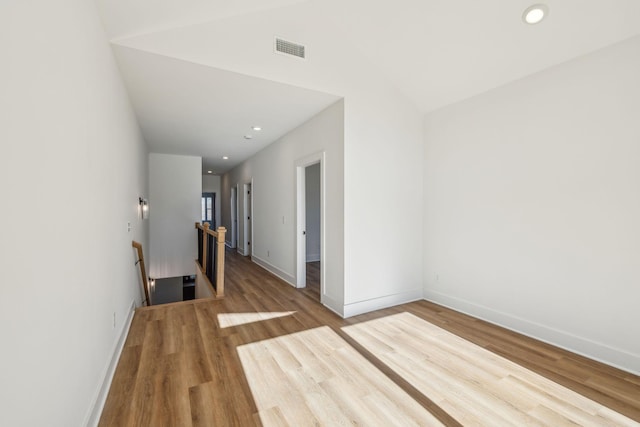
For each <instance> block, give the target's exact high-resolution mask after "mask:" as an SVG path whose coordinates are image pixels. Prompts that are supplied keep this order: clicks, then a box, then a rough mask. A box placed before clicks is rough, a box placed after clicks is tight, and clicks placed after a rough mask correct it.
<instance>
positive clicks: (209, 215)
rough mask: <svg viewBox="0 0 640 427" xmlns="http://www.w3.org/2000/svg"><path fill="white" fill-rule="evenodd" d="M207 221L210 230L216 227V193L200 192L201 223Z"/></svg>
mask: <svg viewBox="0 0 640 427" xmlns="http://www.w3.org/2000/svg"><path fill="white" fill-rule="evenodd" d="M205 222H208V223H209V226H210V228H211V229H212V230H215V229H216V228H217V227H218V224H216V193H202V223H203V224H204V223H205Z"/></svg>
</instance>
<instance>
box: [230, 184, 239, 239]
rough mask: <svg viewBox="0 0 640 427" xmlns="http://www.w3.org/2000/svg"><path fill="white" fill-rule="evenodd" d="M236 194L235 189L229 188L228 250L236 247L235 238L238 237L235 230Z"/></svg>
mask: <svg viewBox="0 0 640 427" xmlns="http://www.w3.org/2000/svg"><path fill="white" fill-rule="evenodd" d="M237 200H238V192H237V190H236V187H231V200H230V203H229V204H230V205H231V230H230V231H231V243H230V244H229V247H230V248H235V247H236V241H237V240H238V239H237V236H238V228H237V224H238V203H237Z"/></svg>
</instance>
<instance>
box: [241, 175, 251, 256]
mask: <svg viewBox="0 0 640 427" xmlns="http://www.w3.org/2000/svg"><path fill="white" fill-rule="evenodd" d="M242 194H243V197H244V200H243V207H244V210H243V215H244V217H243V220H244V224H243V225H244V227H243V231H244V235H243V250H242V255H244V256H249V257H250V256H251V255H252V254H253V250H252V249H251V248H252V246H251V241H252V240H253V227H252V223H253V219H252V215H253V211H252V203H251V202H252V200H253V195H252V194H251V184H244V186H243V193H242Z"/></svg>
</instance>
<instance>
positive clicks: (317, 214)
mask: <svg viewBox="0 0 640 427" xmlns="http://www.w3.org/2000/svg"><path fill="white" fill-rule="evenodd" d="M296 172H297V173H296V176H297V203H296V205H297V215H296V219H297V233H298V235H297V250H296V252H297V254H296V256H297V269H296V270H297V272H296V276H297V277H296V286H297V287H298V288H303V292H304V293H305V294H306V295H307V296H309V297H311V298H312V299H314V300H316V301H319V302H322V297H323V295H324V274H323V270H324V268H323V267H324V266H323V259H324V256H323V254H324V225H323V224H324V222H323V220H324V189H323V187H324V186H323V175H324V174H323V154H322V153H318V154H316V155H312V156H310V157H307V158H304V159H301V160H300V161H298V163H297V165H296Z"/></svg>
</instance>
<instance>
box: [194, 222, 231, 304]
mask: <svg viewBox="0 0 640 427" xmlns="http://www.w3.org/2000/svg"><path fill="white" fill-rule="evenodd" d="M209 227H210V225H209V223H208V222H205V223H204V224H203V225H201V224H200V223H199V222H196V228H197V229H199V230H202V233H203V239H202V264H204V265H200V269H201V270H202V272H203V273H204V276H205V277H207V252H208V250H209V249H210V248H208V247H207V246H208V245H207V238H206V235H207V234H208V235H211V236H213V237H215V239H216V244H217V246H218V247H217V249H218V253H217V256H216V260H215V263H216V267H217V268H216V285H215V287H214V288H215V292H216V298H222V297H224V248H225V238H224V236H225V233H226V232H227V229H226V228H225V227H218V229H217V230H211V229H210V228H209Z"/></svg>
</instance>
